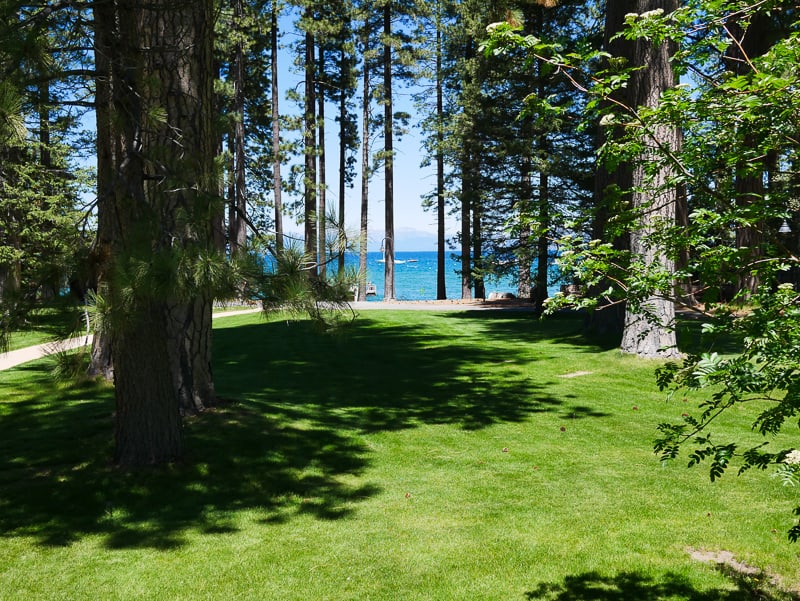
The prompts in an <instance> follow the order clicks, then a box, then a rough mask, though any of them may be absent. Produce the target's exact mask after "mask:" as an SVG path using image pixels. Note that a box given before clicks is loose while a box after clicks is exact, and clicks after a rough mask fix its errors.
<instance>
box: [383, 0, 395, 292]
mask: <svg viewBox="0 0 800 601" xmlns="http://www.w3.org/2000/svg"><path fill="white" fill-rule="evenodd" d="M383 35H384V44H383V94H384V98H383V102H384V105H383V139H384V143H385V146H384V153H385V159H384V161H385V162H384V180H383V181H384V208H385V215H384V226H385V227H384V244H385V252H384V254H383V258H384V259H385V260H386V263H385V264H384V274H383V275H384V284H383V300H385V301H392V300H394V299H395V292H394V251H395V247H394V141H393V133H394V132H393V130H394V109H393V106H392V46H391V43H390V42H389V40H390V39H391V36H392V5H391V2H387V3H386V6H385V7H384V9H383Z"/></svg>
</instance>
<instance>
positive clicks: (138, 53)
mask: <svg viewBox="0 0 800 601" xmlns="http://www.w3.org/2000/svg"><path fill="white" fill-rule="evenodd" d="M212 15H213V13H212V3H211V1H210V0H192V1H191V2H189V1H185V2H177V1H176V2H172V3H170V4H169V6H168V7H167V6H166V5H162V4H157V3H147V2H146V3H143V4H139V5H135V6H131V5H128V4H123V3H121V2H120V3H119V4H117V5H116V14H115V15H114V17H115V18H114V20H113V22H114V23H115V26H116V28H117V29H116V30H115V31H114V34H115V35H114V39H115V42H114V45H113V47H112V48H113V51H112V56H113V60H112V80H113V82H114V85H113V100H114V107H113V108H114V115H115V120H114V123H115V124H116V125H115V127H116V128H117V131H116V134H115V136H114V137H117V136H118V138H117V139H118V140H119V142H120V148H121V149H122V151H121V156H120V158H121V160H120V161H119V162H118V163H117V164H116V175H115V180H114V186H113V195H114V196H113V209H114V219H115V220H116V229H115V236H114V238H113V240H112V243H111V253H112V254H111V258H112V264H111V269H112V270H113V272H114V273H113V275H112V277H111V278H110V282H112V283H113V286H110V291H111V302H112V316H111V318H112V319H111V325H112V329H111V335H112V352H113V356H114V378H115V385H116V416H117V428H116V445H117V446H116V453H115V456H116V459H117V461H118V462H119V463H122V464H128V465H142V464H151V463H159V462H164V461H170V460H173V459H175V458H177V457H179V456H180V454H181V451H182V448H181V423H180V409H181V402H182V398H183V397H186V398H191V399H192V402H191V403H189V402H188V401H187V402H186V405H187V406H188V405H191V406H192V408H193V409H199V408H201V407H203V406H206V405H208V404H210V403H211V402H213V384H212V378H211V365H210V346H211V313H210V311H211V304H210V301H211V299H210V297H209V296H208V293H207V292H206V291H205V289H206V286H205V285H204V284H205V282H203V281H199V282H197V281H188V282H187V281H185V280H184V281H180V278H178V277H177V276H178V273H179V272H178V271H177V269H180V273H185V272H186V271H188V272H194V269H193V267H194V266H195V264H196V261H198V260H201V257H202V256H203V255H205V254H206V253H207V252H209V251H213V249H214V246H213V232H212V223H213V221H214V218H215V213H216V207H218V204H217V203H216V201H215V196H214V195H215V193H216V189H217V186H216V182H215V181H214V179H213V173H214V169H213V157H214V150H215V146H216V143H215V141H216V138H215V136H214V128H213V120H212V109H213V106H214V104H213V63H212V48H213V16H212ZM153 82H157V85H153ZM155 109H158V110H159V111H161V114H162V116H161V117H159V118H157V119H154V118H153V114H154V113H153V111H154V110H155ZM176 264H179V265H181V268H177V267H171V266H174V265H176ZM189 391H191V392H189Z"/></svg>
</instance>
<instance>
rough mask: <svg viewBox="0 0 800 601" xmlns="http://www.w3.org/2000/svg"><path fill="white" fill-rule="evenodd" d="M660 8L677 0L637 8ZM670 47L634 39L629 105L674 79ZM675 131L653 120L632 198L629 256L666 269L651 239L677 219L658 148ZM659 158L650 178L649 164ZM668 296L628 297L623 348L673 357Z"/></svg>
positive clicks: (646, 100)
mask: <svg viewBox="0 0 800 601" xmlns="http://www.w3.org/2000/svg"><path fill="white" fill-rule="evenodd" d="M659 8H660V9H663V10H664V11H665V12H667V13H670V12H672V11H674V10H676V9H677V8H678V2H677V0H639V1H638V4H637V11H636V12H638V13H643V12H646V11H649V10H655V9H659ZM673 50H674V49H673V48H672V47H671V46H670V45H669V44H667V43H663V44H660V45H658V46H655V45H654V44H653V43H652V42H651V41H650V40H637V41H636V42H635V46H634V62H633V64H634V65H637V66H642V67H643V68H642V69H641V70H639V71H636V72H635V73H634V75H633V77H632V81H631V82H630V90H631V94H632V98H631V99H632V101H633V102H632V106H633V107H638V106H646V107H656V106H658V103H659V101H660V96H661V94H662V92H664V91H665V90H667V89H668V88H670V87H672V86H674V85H675V75H674V73H673V71H672V67H671V65H670V57H671V55H672V52H673ZM678 144H679V132H678V130H677V128H675V127H668V126H664V125H657V126H655V128H654V129H653V131H651V132H649V134H648V136H647V137H646V139H645V148H644V150H643V152H642V154H641V155H640V156H639V158H638V160H637V161H636V163H635V165H634V169H633V182H632V183H633V187H632V192H631V204H632V206H633V208H634V209H635V210H636V211H637V212H638V215H639V221H638V223H637V227H636V228H635V229H634V231H632V232H631V236H630V243H631V257H632V261H634V262H638V263H641V264H643V265H645V266H648V268H649V267H652V266H655V267H656V268H657V269H660V270H663V271H664V272H667V273H673V272H674V271H675V267H674V264H673V262H672V260H671V259H669V257H668V256H667V254H666V252H665V250H664V249H663V248H662V247H660V246H659V245H658V243H657V242H655V241H654V240H653V234H654V233H655V230H656V228H657V227H658V224H659V223H665V224H673V223H675V207H676V201H677V189H676V188H675V186H674V185H670V184H669V180H670V179H671V176H672V174H673V171H672V167H671V165H670V164H669V162H667V161H665V160H664V159H663V154H661V153H660V151H659V147H660V148H666V149H670V150H672V151H675V150H677V147H678ZM654 163H657V164H658V167H657V168H656V170H655V173H653V174H651V175H650V176H649V179H648V174H647V166H648V165H652V164H654ZM670 296H671V294H670V295H669V296H665V295H661V294H658V293H653V294H651V295H650V296H649V298H647V299H642V301H641V302H640V303H632V302H628V305H627V309H626V313H625V329H624V331H623V334H622V343H621V350H622V351H623V352H625V353H631V354H635V355H638V356H640V357H646V358H657V357H675V356H677V355H678V354H679V353H678V350H677V343H676V339H675V329H674V326H675V303H674V300H673V299H672V298H670Z"/></svg>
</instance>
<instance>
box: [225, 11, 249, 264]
mask: <svg viewBox="0 0 800 601" xmlns="http://www.w3.org/2000/svg"><path fill="white" fill-rule="evenodd" d="M232 8H233V16H234V26H235V27H236V28H237V29H239V28H241V20H242V19H243V18H244V10H243V7H242V0H232ZM238 35H239V36H242V35H244V34H243V32H241V31H239V32H238ZM233 86H234V94H233V111H234V112H235V113H236V121H235V122H234V124H233V136H232V146H233V152H232V153H231V161H232V164H233V180H232V185H231V191H232V192H233V193H232V194H231V196H230V198H229V199H228V202H229V203H230V211H229V215H230V219H229V223H228V228H229V230H230V231H229V235H228V242H229V244H230V247H231V254H236V253H238V252H239V251H241V250H242V249H244V248H245V247H246V246H247V224H246V222H245V216H246V215H247V195H246V191H247V181H246V178H245V149H244V144H245V140H244V139H245V131H244V48H243V43H242V41H241V39H239V40H238V41H237V42H236V45H235V48H234V53H233Z"/></svg>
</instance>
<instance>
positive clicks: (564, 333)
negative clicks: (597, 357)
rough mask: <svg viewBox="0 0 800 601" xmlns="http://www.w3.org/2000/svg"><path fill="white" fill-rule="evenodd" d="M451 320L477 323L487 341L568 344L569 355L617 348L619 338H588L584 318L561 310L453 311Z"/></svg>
mask: <svg viewBox="0 0 800 601" xmlns="http://www.w3.org/2000/svg"><path fill="white" fill-rule="evenodd" d="M446 316H447V317H448V318H451V319H453V320H459V321H460V320H469V321H480V322H481V323H482V329H483V331H484V333H485V335H486V337H487V338H489V339H495V340H503V341H515V342H524V343H531V342H543V341H547V342H550V343H552V344H559V345H569V346H570V348H571V350H572V352H577V353H596V352H602V351H608V350H611V349H614V348H618V347H619V342H620V339H619V336H614V335H609V336H599V335H588V334H587V333H586V327H585V321H586V315H585V313H583V312H580V311H564V312H561V313H556V314H554V315H547V316H544V317H540V316H538V315H536V314H535V313H533V312H531V311H511V310H493V309H484V310H481V311H464V312H453V313H448V314H447V315H446Z"/></svg>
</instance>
